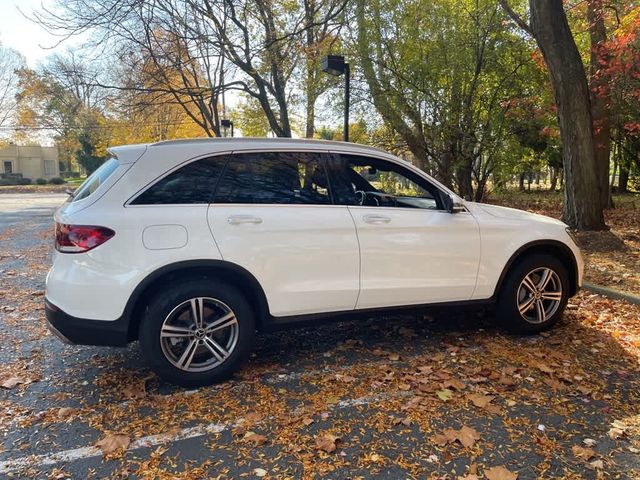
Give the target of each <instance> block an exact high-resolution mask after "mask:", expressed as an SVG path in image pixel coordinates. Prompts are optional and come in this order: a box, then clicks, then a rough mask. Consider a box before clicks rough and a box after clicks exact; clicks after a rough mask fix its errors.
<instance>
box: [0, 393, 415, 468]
mask: <svg viewBox="0 0 640 480" xmlns="http://www.w3.org/2000/svg"><path fill="white" fill-rule="evenodd" d="M409 395H411V393H410V392H405V391H399V392H393V393H388V394H378V395H366V396H364V397H359V398H355V399H348V400H341V401H339V402H338V403H336V404H335V405H334V406H333V407H330V408H329V409H330V410H341V409H345V408H350V407H356V406H362V405H369V404H371V403H375V402H378V401H383V400H390V399H394V398H400V397H405V396H409ZM270 419H273V417H267V418H266V419H264V420H262V421H260V422H258V424H263V423H266V422H267V421H268V420H270ZM242 423H243V421H242V420H239V421H238V422H228V423H215V422H214V423H209V424H206V425H196V426H194V427H189V428H184V429H182V430H180V431H178V432H172V433H161V434H157V435H148V436H146V437H141V438H138V439H137V440H135V441H133V442H131V444H130V445H129V447H128V448H127V451H134V450H140V449H142V448H151V447H156V446H160V445H165V444H167V443H174V442H178V441H180V440H187V439H190V438H196V437H203V436H205V435H209V434H214V433H221V432H224V431H226V430H231V429H233V428H235V427H237V426H239V425H241V424H242ZM101 455H102V452H101V450H100V449H99V448H98V447H95V446H86V447H79V448H73V449H69V450H63V451H60V452H55V453H48V454H44V455H28V456H26V457H20V458H14V459H10V460H4V461H2V462H0V474H7V473H11V472H16V471H19V470H23V469H25V468H42V467H48V466H51V465H56V464H58V463H68V462H74V461H77V460H83V459H87V458H91V457H99V456H101Z"/></svg>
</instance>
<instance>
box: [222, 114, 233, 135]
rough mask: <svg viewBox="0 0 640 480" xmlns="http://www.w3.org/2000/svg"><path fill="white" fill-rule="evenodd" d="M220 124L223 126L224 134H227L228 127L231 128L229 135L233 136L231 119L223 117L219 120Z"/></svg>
mask: <svg viewBox="0 0 640 480" xmlns="http://www.w3.org/2000/svg"><path fill="white" fill-rule="evenodd" d="M220 126H221V127H222V128H224V136H225V137H226V136H227V130H229V128H231V136H232V137H233V122H232V121H231V120H229V119H228V118H223V119H222V120H221V121H220Z"/></svg>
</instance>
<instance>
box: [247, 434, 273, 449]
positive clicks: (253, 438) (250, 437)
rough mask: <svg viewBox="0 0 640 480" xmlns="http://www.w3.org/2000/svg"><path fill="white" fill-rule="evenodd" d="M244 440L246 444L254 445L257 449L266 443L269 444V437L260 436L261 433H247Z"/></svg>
mask: <svg viewBox="0 0 640 480" xmlns="http://www.w3.org/2000/svg"><path fill="white" fill-rule="evenodd" d="M242 439H243V440H244V441H245V442H251V443H253V445H254V446H256V447H259V446H260V445H264V444H265V443H267V437H265V436H264V435H260V434H259V433H256V432H247V433H245V434H244V437H242Z"/></svg>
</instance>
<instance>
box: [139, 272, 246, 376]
mask: <svg viewBox="0 0 640 480" xmlns="http://www.w3.org/2000/svg"><path fill="white" fill-rule="evenodd" d="M254 333H255V324H254V315H253V312H252V311H251V308H250V306H249V304H248V303H247V302H246V300H245V299H244V298H243V296H242V295H241V294H240V293H239V292H238V291H237V290H236V289H235V288H234V287H232V286H228V285H220V284H218V283H215V282H212V281H210V280H202V281H189V282H185V283H183V284H181V285H177V286H175V287H170V288H169V289H168V290H164V291H162V292H160V293H159V294H158V295H156V296H155V297H154V298H153V299H152V301H151V302H150V303H149V306H148V308H147V311H146V314H145V316H144V319H143V321H142V323H141V325H140V332H139V338H140V346H141V348H142V352H143V354H144V356H145V358H146V359H147V361H148V362H149V363H150V365H151V367H152V368H153V370H154V371H155V372H156V373H157V374H158V375H159V376H160V377H162V378H163V379H165V380H167V381H169V382H171V383H176V384H179V385H182V386H186V387H197V386H202V385H209V384H212V383H216V382H220V381H223V380H226V379H227V378H229V377H230V376H231V375H232V374H233V372H235V371H236V370H237V369H238V368H239V367H240V365H241V364H242V363H243V361H244V360H245V359H246V357H247V356H248V354H249V351H250V349H251V344H252V341H253V336H254Z"/></svg>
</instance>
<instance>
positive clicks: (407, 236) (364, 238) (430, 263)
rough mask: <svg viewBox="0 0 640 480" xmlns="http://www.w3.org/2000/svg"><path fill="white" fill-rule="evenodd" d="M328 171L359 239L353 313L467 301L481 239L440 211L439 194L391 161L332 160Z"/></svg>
mask: <svg viewBox="0 0 640 480" xmlns="http://www.w3.org/2000/svg"><path fill="white" fill-rule="evenodd" d="M327 165H328V167H329V171H330V174H331V182H332V183H331V184H332V187H334V194H335V195H334V196H335V197H336V198H337V203H340V204H343V205H348V206H349V211H350V212H351V215H352V217H353V220H354V222H355V224H356V229H357V233H358V241H359V245H360V265H361V266H360V295H359V297H358V303H357V306H356V308H374V307H386V306H399V305H419V304H426V303H437V302H448V301H460V300H468V299H470V298H471V295H472V294H473V291H474V289H475V285H476V278H477V273H478V263H479V260H480V233H479V228H478V224H477V222H476V220H475V219H474V218H473V216H472V215H471V214H470V213H468V212H463V213H457V214H451V213H449V212H446V211H444V210H443V208H444V202H443V196H444V195H446V193H444V192H442V191H441V190H440V189H438V188H437V187H436V186H435V185H434V184H433V183H432V182H430V181H429V180H428V179H427V178H426V177H425V176H423V174H421V173H419V172H417V171H413V170H411V169H408V168H407V167H405V166H404V165H401V164H400V163H398V162H392V161H389V160H387V159H382V158H376V157H370V156H367V155H347V154H333V155H332V156H331V158H330V160H329V161H328V163H327Z"/></svg>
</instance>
